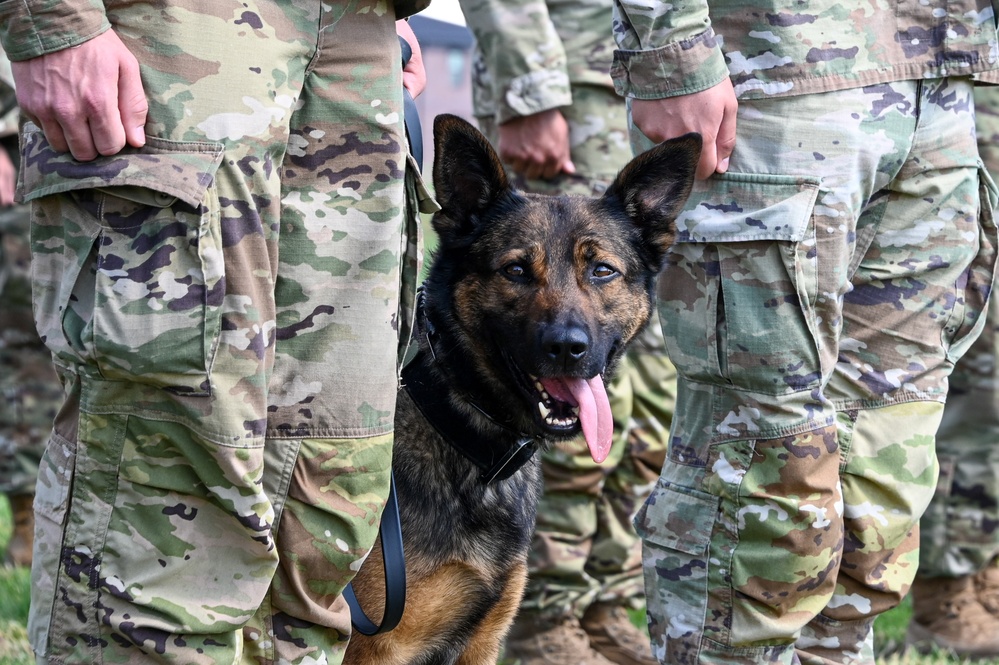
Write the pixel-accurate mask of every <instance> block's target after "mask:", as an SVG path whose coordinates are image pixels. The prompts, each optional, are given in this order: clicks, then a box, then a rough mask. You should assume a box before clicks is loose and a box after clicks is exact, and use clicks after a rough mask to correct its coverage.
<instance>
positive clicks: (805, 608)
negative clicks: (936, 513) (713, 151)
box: [636, 79, 996, 664]
mask: <svg viewBox="0 0 999 665" xmlns="http://www.w3.org/2000/svg"><path fill="white" fill-rule="evenodd" d="M973 113H974V105H973V101H972V88H971V84H970V83H969V82H967V81H965V80H962V79H944V80H929V81H905V82H896V83H891V84H885V85H876V86H870V87H867V88H858V89H851V90H844V91H838V92H832V93H825V94H813V95H803V96H798V97H787V98H780V99H769V100H754V101H742V102H741V103H740V108H739V117H738V121H739V127H738V132H739V135H738V139H737V145H736V148H735V152H734V154H733V156H732V161H731V167H730V170H729V172H728V173H727V174H725V175H724V176H717V175H716V176H714V177H712V178H711V179H709V180H707V181H703V182H699V183H698V185H697V186H695V191H694V194H693V195H692V199H691V201H690V203H689V205H688V206H687V209H686V211H685V212H684V213H683V214H682V215H681V216H680V218H679V219H678V220H677V231H678V243H677V245H676V246H675V247H674V249H673V252H672V254H671V257H670V260H669V265H668V267H667V268H666V271H665V273H664V275H663V278H662V279H661V280H660V289H659V314H660V318H661V321H662V324H663V329H664V336H665V339H666V344H667V348H668V349H669V352H670V356H671V358H672V360H673V362H674V364H675V365H676V367H677V371H678V374H679V387H678V396H677V409H676V415H675V417H674V421H673V427H672V430H671V439H670V450H669V456H668V459H667V461H666V463H665V465H664V468H663V473H662V475H661V477H660V480H659V482H658V484H657V486H656V488H655V489H654V490H653V493H652V495H651V497H650V498H649V500H648V501H647V502H646V504H645V505H644V506H643V507H642V509H641V510H640V512H639V515H638V516H637V518H636V526H637V527H638V531H639V533H640V534H641V536H642V538H643V541H644V559H645V573H646V594H647V597H648V608H649V610H648V611H649V624H650V632H651V634H652V639H653V644H654V648H655V651H656V655H657V657H658V658H659V660H660V661H661V662H663V663H695V662H710V663H809V664H817V663H841V664H842V663H873V662H874V655H873V644H872V630H871V627H872V624H873V621H874V618H875V617H876V616H877V615H878V614H880V613H881V612H883V611H885V610H887V609H889V608H891V607H893V606H895V605H896V604H897V603H898V602H899V600H900V599H901V597H902V596H903V595H904V594H905V593H906V592H907V590H908V587H909V585H910V584H911V581H912V578H913V576H914V575H915V572H916V565H917V555H918V529H917V522H918V519H919V516H920V515H921V514H922V513H923V511H924V510H925V509H926V506H927V504H928V502H929V497H930V496H931V495H932V488H933V487H934V485H935V483H936V478H937V463H936V458H935V455H934V434H935V432H936V430H937V427H938V425H939V421H940V417H941V413H942V411H943V403H944V400H945V397H946V391H947V377H948V375H949V374H950V372H951V370H952V368H953V366H954V363H955V362H956V361H957V359H958V358H959V357H960V356H961V355H962V354H963V353H964V352H965V351H966V350H967V348H968V346H969V345H970V344H971V342H972V341H973V340H974V339H975V338H976V337H977V336H978V334H979V332H980V331H981V327H982V324H983V323H984V318H985V317H984V315H983V314H984V310H985V306H986V300H987V297H988V292H989V289H990V285H991V282H992V275H993V269H994V264H995V244H996V231H995V224H994V222H993V218H992V206H993V205H994V203H995V200H996V197H995V187H994V185H992V183H991V180H990V179H989V177H988V175H987V173H985V171H984V169H983V167H982V165H981V163H980V162H979V160H978V151H977V148H976V146H975V140H974V127H973V123H974V120H973ZM638 138H641V137H638Z"/></svg>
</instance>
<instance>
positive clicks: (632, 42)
mask: <svg viewBox="0 0 999 665" xmlns="http://www.w3.org/2000/svg"><path fill="white" fill-rule="evenodd" d="M614 38H615V39H616V40H617V46H618V49H617V50H616V51H615V52H614V65H613V67H612V69H611V75H612V76H613V78H614V87H615V89H616V90H617V92H618V94H620V95H623V96H625V97H632V98H635V99H659V98H662V97H675V96H679V95H686V94H690V93H694V92H700V91H701V90H706V89H708V88H710V87H712V86H714V85H716V84H718V83H720V82H721V81H723V80H724V79H725V77H727V76H728V75H729V71H728V67H727V66H726V64H725V57H724V56H723V55H722V51H721V44H720V43H719V40H718V39H716V38H715V33H714V30H712V28H711V19H710V18H709V17H708V3H707V0H674V1H672V2H669V1H667V0H614Z"/></svg>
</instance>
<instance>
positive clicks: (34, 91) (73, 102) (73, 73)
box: [11, 30, 148, 162]
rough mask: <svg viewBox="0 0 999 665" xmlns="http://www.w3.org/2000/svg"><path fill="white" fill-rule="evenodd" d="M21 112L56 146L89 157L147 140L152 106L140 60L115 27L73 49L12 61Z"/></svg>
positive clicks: (79, 156) (78, 156) (74, 155)
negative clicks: (146, 128)
mask: <svg viewBox="0 0 999 665" xmlns="http://www.w3.org/2000/svg"><path fill="white" fill-rule="evenodd" d="M11 69H12V72H13V75H14V84H15V86H16V90H17V99H18V103H19V104H20V107H21V113H22V114H23V115H25V116H26V117H27V118H28V119H29V120H31V121H32V122H34V123H35V124H37V125H38V126H39V127H41V128H42V131H43V132H45V138H46V139H47V140H48V142H49V145H51V146H52V147H53V148H54V149H55V150H57V151H59V152H66V151H69V152H71V153H72V154H73V157H75V158H76V159H78V160H80V161H83V162H86V161H90V160H92V159H94V158H95V157H97V155H114V154H117V153H118V152H119V151H120V150H121V149H122V148H123V147H125V144H126V143H127V144H128V145H131V146H134V147H136V148H140V147H142V146H143V145H145V142H146V135H145V132H144V130H143V126H144V125H145V123H146V112H147V111H148V105H147V102H146V95H145V91H144V90H143V89H142V80H141V79H140V77H139V63H138V61H137V60H136V59H135V56H133V55H132V53H131V52H130V51H129V50H128V48H127V47H126V46H125V45H124V44H123V43H122V42H121V40H120V39H119V38H118V35H116V34H115V33H114V31H113V30H108V31H106V32H104V33H103V34H101V35H98V36H97V37H94V38H93V39H91V40H89V41H87V42H84V43H83V44H80V45H79V46H74V47H72V48H67V49H63V50H61V51H55V52H53V53H48V54H46V55H42V56H38V57H37V58H31V59H30V60H23V61H20V62H14V63H11Z"/></svg>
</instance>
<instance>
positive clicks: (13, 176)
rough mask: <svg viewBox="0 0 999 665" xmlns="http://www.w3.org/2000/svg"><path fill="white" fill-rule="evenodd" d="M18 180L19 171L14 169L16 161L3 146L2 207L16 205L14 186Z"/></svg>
mask: <svg viewBox="0 0 999 665" xmlns="http://www.w3.org/2000/svg"><path fill="white" fill-rule="evenodd" d="M16 180H17V172H16V171H15V169H14V162H12V161H10V155H8V154H7V151H6V150H4V149H3V148H0V207H4V208H6V207H7V206H11V205H14V187H15V184H16Z"/></svg>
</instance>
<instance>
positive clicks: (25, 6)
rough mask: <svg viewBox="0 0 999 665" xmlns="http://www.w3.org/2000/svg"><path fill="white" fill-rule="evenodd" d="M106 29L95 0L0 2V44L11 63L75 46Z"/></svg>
mask: <svg viewBox="0 0 999 665" xmlns="http://www.w3.org/2000/svg"><path fill="white" fill-rule="evenodd" d="M110 27H111V25H110V23H108V20H107V16H106V15H105V13H104V4H103V3H102V2H99V1H98V0H4V1H3V2H0V42H2V43H3V48H4V51H5V52H6V53H7V57H8V58H10V59H11V60H12V61H15V62H16V61H18V60H28V59H30V58H36V57H38V56H40V55H45V54H47V53H52V52H54V51H61V50H62V49H66V48H70V47H72V46H77V45H79V44H82V43H83V42H85V41H87V40H89V39H93V38H94V37H96V36H98V35H100V34H101V33H103V32H104V31H106V30H107V29H108V28H110Z"/></svg>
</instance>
